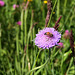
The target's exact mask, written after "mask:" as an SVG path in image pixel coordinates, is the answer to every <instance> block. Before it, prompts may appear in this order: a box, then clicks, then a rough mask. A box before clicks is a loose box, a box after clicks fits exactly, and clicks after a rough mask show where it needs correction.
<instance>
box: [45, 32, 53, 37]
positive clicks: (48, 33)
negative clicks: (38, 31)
mask: <svg viewBox="0 0 75 75" xmlns="http://www.w3.org/2000/svg"><path fill="white" fill-rule="evenodd" d="M44 35H47V36H49V37H52V36H53V34H52V33H50V32H46V33H45V34H44Z"/></svg>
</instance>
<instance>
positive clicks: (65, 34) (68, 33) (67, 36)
mask: <svg viewBox="0 0 75 75" xmlns="http://www.w3.org/2000/svg"><path fill="white" fill-rule="evenodd" d="M69 36H70V32H69V31H68V30H66V31H65V33H64V38H65V39H69Z"/></svg>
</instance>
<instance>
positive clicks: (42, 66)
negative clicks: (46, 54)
mask: <svg viewBox="0 0 75 75" xmlns="http://www.w3.org/2000/svg"><path fill="white" fill-rule="evenodd" d="M48 61H49V58H48V59H47V61H46V62H45V63H44V64H43V65H41V66H39V67H36V68H34V69H32V70H30V71H29V72H28V73H27V74H26V75H28V74H30V72H33V71H35V70H37V69H39V68H44V66H45V65H46V64H47V62H48Z"/></svg>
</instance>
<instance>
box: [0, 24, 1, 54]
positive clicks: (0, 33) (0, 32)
mask: <svg viewBox="0 0 75 75" xmlns="http://www.w3.org/2000/svg"><path fill="white" fill-rule="evenodd" d="M0 53H1V24H0Z"/></svg>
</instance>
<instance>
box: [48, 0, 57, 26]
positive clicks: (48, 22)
mask: <svg viewBox="0 0 75 75" xmlns="http://www.w3.org/2000/svg"><path fill="white" fill-rule="evenodd" d="M56 3H57V0H56V1H55V3H54V6H53V9H52V12H51V15H50V19H49V22H48V25H47V26H49V24H50V22H51V18H52V15H53V11H54V9H55V6H56Z"/></svg>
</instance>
